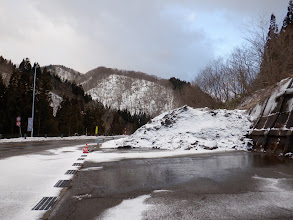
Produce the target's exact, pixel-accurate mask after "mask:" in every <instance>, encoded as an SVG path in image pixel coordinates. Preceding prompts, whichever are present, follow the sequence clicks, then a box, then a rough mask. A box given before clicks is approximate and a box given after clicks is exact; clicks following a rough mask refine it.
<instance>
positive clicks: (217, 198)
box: [49, 151, 293, 220]
mask: <svg viewBox="0 0 293 220" xmlns="http://www.w3.org/2000/svg"><path fill="white" fill-rule="evenodd" d="M105 153H107V152H106V151H105ZM87 167H102V169H100V170H92V171H79V172H77V174H76V175H75V177H74V178H73V181H72V182H71V185H70V187H69V188H68V190H67V192H66V193H65V194H64V196H63V197H62V199H61V200H60V202H59V203H58V204H57V206H56V207H55V209H54V210H53V211H52V213H51V214H50V217H49V219H62V220H64V219H102V217H103V212H104V211H105V210H107V209H109V208H111V207H114V206H116V205H118V204H120V203H121V202H122V201H123V200H125V199H129V198H136V197H138V196H141V195H151V197H150V198H148V199H147V200H146V201H145V202H146V203H147V204H149V205H151V206H150V208H149V209H148V210H147V211H145V212H144V213H143V216H144V219H293V160H292V159H287V158H278V157H275V156H269V155H265V154H259V153H252V152H251V153H249V152H240V151H235V152H229V153H213V154H202V155H193V156H180V157H173V158H156V159H130V160H122V161H117V162H108V163H90V162H87V161H86V162H85V163H84V164H83V168H87ZM154 190H168V191H159V192H157V191H154ZM88 195H90V196H88ZM75 196H83V197H82V198H81V199H77V198H76V197H75ZM121 219H123V216H121Z"/></svg>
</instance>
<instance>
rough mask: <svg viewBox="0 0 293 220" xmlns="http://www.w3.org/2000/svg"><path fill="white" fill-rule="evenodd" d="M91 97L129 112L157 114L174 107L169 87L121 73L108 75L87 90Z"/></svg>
mask: <svg viewBox="0 0 293 220" xmlns="http://www.w3.org/2000/svg"><path fill="white" fill-rule="evenodd" d="M87 93H88V94H90V95H91V96H92V98H93V99H95V100H98V101H100V102H102V103H103V104H104V105H105V106H111V108H114V109H120V110H122V109H127V110H128V111H129V112H130V113H131V114H135V113H139V112H145V113H147V114H149V115H157V114H159V113H161V112H162V111H167V110H170V109H172V108H174V95H173V91H172V89H170V88H166V87H164V86H161V85H159V84H157V83H154V82H150V81H147V80H143V79H140V80H138V79H134V78H131V77H128V76H122V75H114V74H113V75H109V76H108V77H106V78H104V79H102V80H100V81H98V82H97V85H96V86H95V87H94V88H92V89H90V90H88V91H87Z"/></svg>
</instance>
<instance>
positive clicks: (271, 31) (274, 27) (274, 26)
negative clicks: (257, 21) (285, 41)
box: [267, 14, 279, 42]
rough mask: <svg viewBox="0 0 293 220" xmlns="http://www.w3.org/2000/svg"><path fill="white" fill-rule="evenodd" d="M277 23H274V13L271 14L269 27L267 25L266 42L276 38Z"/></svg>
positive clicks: (277, 31)
mask: <svg viewBox="0 0 293 220" xmlns="http://www.w3.org/2000/svg"><path fill="white" fill-rule="evenodd" d="M278 33H279V30H278V25H277V23H276V16H275V15H274V14H272V15H271V20H270V27H269V32H268V36H267V42H268V41H270V40H272V39H276V38H277V37H278Z"/></svg>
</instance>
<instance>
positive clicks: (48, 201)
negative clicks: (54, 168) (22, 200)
mask: <svg viewBox="0 0 293 220" xmlns="http://www.w3.org/2000/svg"><path fill="white" fill-rule="evenodd" d="M84 149H85V148H83V153H89V152H88V147H86V150H84ZM85 157H87V155H86V154H82V155H81V156H80V157H79V158H78V159H77V160H84V159H85ZM72 166H76V167H80V166H82V163H73V164H72ZM77 171H78V170H67V171H66V173H65V174H67V175H69V174H71V175H74V174H75V173H77ZM70 182H71V180H59V181H58V182H57V183H56V184H55V185H54V187H58V188H65V187H68V186H69V184H70ZM58 199H59V197H43V198H42V199H41V200H40V201H39V202H38V204H37V205H35V206H34V207H33V208H32V210H45V211H49V210H50V209H52V208H53V207H54V205H55V204H56V202H57V201H58Z"/></svg>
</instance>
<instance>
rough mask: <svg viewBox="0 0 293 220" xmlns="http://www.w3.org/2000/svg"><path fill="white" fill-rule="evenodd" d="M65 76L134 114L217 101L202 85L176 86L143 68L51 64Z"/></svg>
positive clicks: (152, 113) (108, 103)
mask: <svg viewBox="0 0 293 220" xmlns="http://www.w3.org/2000/svg"><path fill="white" fill-rule="evenodd" d="M47 68H48V69H49V70H50V71H51V72H52V73H53V74H56V75H58V76H59V77H60V78H61V79H63V80H68V81H70V82H76V83H77V84H79V85H82V87H83V88H84V90H85V92H86V93H88V94H89V95H91V96H92V98H93V99H94V100H98V101H99V102H101V103H103V105H104V106H108V107H110V108H112V109H116V110H118V109H119V110H125V109H127V110H128V111H129V112H130V113H131V114H135V113H140V112H142V113H146V114H148V115H150V116H157V115H159V114H160V113H162V112H165V111H168V110H171V109H174V108H177V107H180V106H182V105H184V104H188V105H191V106H193V107H214V106H212V105H213V104H214V103H215V102H214V101H213V99H212V98H211V97H210V96H208V95H207V94H205V93H203V92H202V91H201V90H200V89H199V88H195V87H192V86H190V85H189V87H190V89H186V90H176V89H174V88H173V84H172V83H171V82H170V81H169V80H166V79H159V78H157V77H156V76H151V75H147V74H145V73H141V72H135V71H125V70H117V69H111V68H106V67H98V68H96V69H93V70H91V71H89V72H87V73H86V74H80V73H79V72H76V71H74V70H71V69H69V68H66V67H63V66H49V67H47Z"/></svg>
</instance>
